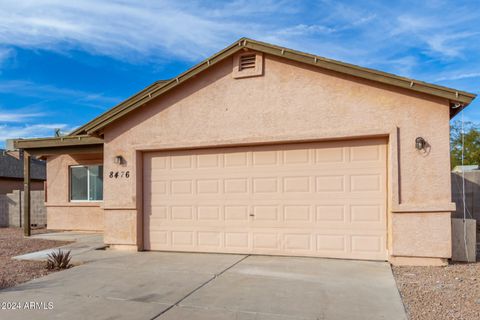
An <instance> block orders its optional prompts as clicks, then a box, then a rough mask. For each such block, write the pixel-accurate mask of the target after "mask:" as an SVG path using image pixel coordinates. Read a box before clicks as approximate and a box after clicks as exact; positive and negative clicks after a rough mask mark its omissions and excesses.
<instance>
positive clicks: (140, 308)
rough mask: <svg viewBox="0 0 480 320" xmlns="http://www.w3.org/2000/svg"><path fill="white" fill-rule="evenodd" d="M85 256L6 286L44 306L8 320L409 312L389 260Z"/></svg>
mask: <svg viewBox="0 0 480 320" xmlns="http://www.w3.org/2000/svg"><path fill="white" fill-rule="evenodd" d="M84 259H85V261H89V262H88V263H85V264H83V265H80V266H77V267H74V268H72V269H69V270H66V271H61V272H57V273H54V274H50V275H48V276H46V277H43V278H40V279H36V280H33V281H30V282H28V283H25V284H23V285H20V286H17V287H14V288H10V289H8V290H3V291H0V301H1V302H2V303H3V302H15V303H20V304H21V306H22V308H24V307H25V302H43V303H44V305H37V308H38V307H41V308H42V307H43V306H45V309H46V310H43V308H42V310H25V309H23V310H8V311H7V310H0V318H1V319H3V318H6V319H12V320H13V319H208V320H213V319H241V320H247V319H248V320H250V319H264V320H267V319H268V320H273V319H282V320H283V319H369V320H374V319H389V320H395V319H406V316H405V312H404V308H403V305H402V301H401V299H400V296H399V293H398V291H397V288H396V286H395V281H394V279H393V276H392V273H391V270H390V266H389V265H388V264H387V263H380V262H363V261H345V260H332V259H317V258H293V257H268V256H245V255H227V254H195V253H166V252H136V253H125V252H112V251H92V252H90V253H88V256H85V257H84ZM49 302H50V303H51V304H50V305H49ZM49 306H51V307H53V308H51V309H49Z"/></svg>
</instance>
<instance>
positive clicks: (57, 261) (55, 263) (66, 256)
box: [47, 249, 72, 270]
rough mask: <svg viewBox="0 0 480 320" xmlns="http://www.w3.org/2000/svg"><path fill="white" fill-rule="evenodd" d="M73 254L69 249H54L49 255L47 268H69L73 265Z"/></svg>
mask: <svg viewBox="0 0 480 320" xmlns="http://www.w3.org/2000/svg"><path fill="white" fill-rule="evenodd" d="M71 259H72V256H71V255H70V250H69V251H62V250H60V249H58V251H57V252H55V251H53V252H52V253H50V254H49V255H48V260H47V269H49V270H61V269H68V268H70V267H72V264H71V263H70V260H71Z"/></svg>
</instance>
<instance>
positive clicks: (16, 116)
mask: <svg viewBox="0 0 480 320" xmlns="http://www.w3.org/2000/svg"><path fill="white" fill-rule="evenodd" d="M43 116H45V114H44V113H41V112H31V111H29V110H18V109H17V110H15V111H5V110H2V109H0V123H4V122H8V123H15V122H25V121H29V120H32V119H35V118H38V117H43Z"/></svg>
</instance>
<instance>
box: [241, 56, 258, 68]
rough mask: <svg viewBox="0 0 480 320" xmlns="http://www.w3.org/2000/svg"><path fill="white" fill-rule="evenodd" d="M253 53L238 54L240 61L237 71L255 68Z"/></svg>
mask: <svg viewBox="0 0 480 320" xmlns="http://www.w3.org/2000/svg"><path fill="white" fill-rule="evenodd" d="M255 59H256V56H255V54H247V55H243V56H240V61H239V63H238V66H239V71H242V70H245V69H254V68H255Z"/></svg>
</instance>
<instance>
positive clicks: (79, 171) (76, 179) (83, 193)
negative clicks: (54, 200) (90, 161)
mask: <svg viewBox="0 0 480 320" xmlns="http://www.w3.org/2000/svg"><path fill="white" fill-rule="evenodd" d="M70 200H71V201H102V200H103V166H102V165H92V166H72V167H70Z"/></svg>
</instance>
